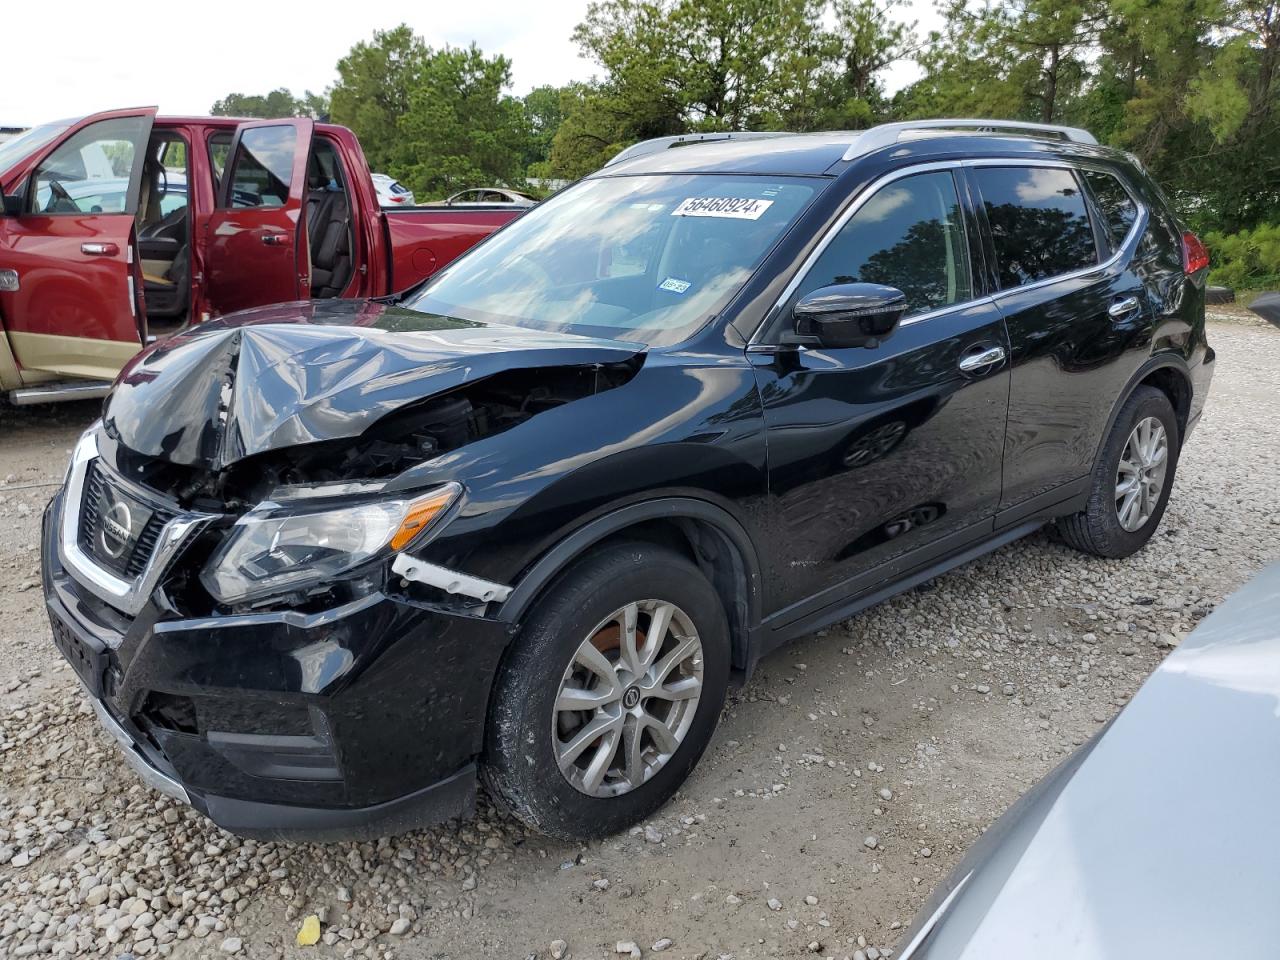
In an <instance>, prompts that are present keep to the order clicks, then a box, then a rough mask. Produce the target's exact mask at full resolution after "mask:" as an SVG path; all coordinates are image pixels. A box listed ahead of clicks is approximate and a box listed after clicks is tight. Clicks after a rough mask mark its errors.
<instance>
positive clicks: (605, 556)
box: [481, 543, 730, 840]
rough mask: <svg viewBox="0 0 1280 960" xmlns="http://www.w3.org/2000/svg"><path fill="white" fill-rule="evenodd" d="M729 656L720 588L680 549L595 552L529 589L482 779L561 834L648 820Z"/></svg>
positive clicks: (711, 701) (672, 779) (716, 714)
mask: <svg viewBox="0 0 1280 960" xmlns="http://www.w3.org/2000/svg"><path fill="white" fill-rule="evenodd" d="M628 623H629V624H630V630H628ZM655 625H656V626H655ZM651 633H653V634H654V637H655V638H656V639H652V640H651V638H650V636H649V635H650V634H651ZM628 636H630V637H632V638H633V640H632V641H631V642H628V640H627V637H628ZM729 655H730V644H729V625H728V621H727V620H726V618H725V613H724V607H723V606H722V604H721V602H720V598H719V595H718V594H717V593H716V592H715V589H714V588H713V587H712V586H711V584H710V583H709V582H708V581H707V578H706V577H705V576H704V575H703V573H702V571H701V570H699V569H698V567H697V566H696V565H694V564H693V563H692V562H691V561H690V560H689V559H688V558H686V557H684V556H682V555H681V554H679V553H676V552H675V551H672V550H668V549H665V548H663V547H657V546H653V545H650V544H642V543H620V544H613V545H610V546H606V547H604V548H601V549H599V550H596V551H593V552H592V553H590V554H588V555H587V556H585V557H583V558H582V559H580V560H578V561H576V562H575V563H574V564H573V565H572V566H571V567H570V568H569V569H568V570H567V571H566V572H565V573H564V575H563V576H562V577H561V578H560V579H559V580H558V582H556V584H555V585H554V586H553V587H552V589H551V591H550V592H549V593H548V594H547V595H546V596H545V597H544V598H543V599H542V600H540V601H539V602H538V604H537V606H536V607H535V608H534V609H533V611H532V613H531V614H530V615H529V617H528V618H527V619H526V621H525V623H524V625H523V627H522V628H521V630H520V634H519V636H518V637H517V638H516V640H515V641H514V643H513V646H512V649H511V651H510V653H509V654H508V656H507V658H506V660H505V662H504V663H503V665H502V668H501V669H500V671H499V675H498V679H497V682H496V684H495V691H494V695H493V700H492V705H491V707H490V715H489V724H488V730H487V733H486V749H485V756H484V758H483V760H482V763H481V776H482V778H483V780H484V782H485V785H486V786H487V787H488V789H489V792H490V793H491V794H492V795H493V797H494V799H495V800H497V801H498V802H499V803H500V804H502V805H503V806H505V807H506V808H507V809H508V810H510V811H511V812H512V813H513V814H515V815H516V816H517V817H519V818H520V819H521V820H523V821H524V822H525V823H527V824H529V825H530V826H532V827H534V828H535V829H537V830H539V831H541V832H543V833H546V834H549V835H551V836H555V837H560V838H563V839H566V840H584V839H589V838H594V837H601V836H605V835H607V834H611V833H615V832H617V831H618V830H621V829H623V828H625V827H628V826H630V825H632V824H633V823H635V822H636V821H638V820H642V819H644V818H645V817H647V816H648V815H649V814H651V813H653V812H654V811H655V810H657V809H658V808H659V807H661V806H662V805H663V804H664V803H666V801H667V800H668V799H670V797H671V795H672V794H673V793H675V792H676V790H677V789H678V788H679V787H680V785H681V784H682V783H683V782H684V780H685V778H686V777H687V776H688V774H689V771H690V770H692V769H693V767H694V764H696V763H697V761H698V758H699V757H701V756H702V752H703V750H705V749H706V746H707V744H708V743H709V742H710V741H711V735H712V733H713V732H714V731H715V728H716V723H717V722H718V720H719V718H720V710H721V708H722V707H723V705H724V699H725V693H726V690H727V687H728V680H729V659H730V657H729ZM664 670H665V671H666V672H665V673H664V672H663V671H664ZM579 707H581V708H579ZM589 728H590V729H589ZM597 730H598V731H600V732H599V733H598V734H595V731H597ZM593 734H595V736H593ZM584 744H585V746H584ZM633 747H634V749H633ZM575 748H576V749H577V751H578V752H576V753H575V752H574V751H575Z"/></svg>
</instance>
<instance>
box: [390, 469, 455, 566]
mask: <svg viewBox="0 0 1280 960" xmlns="http://www.w3.org/2000/svg"><path fill="white" fill-rule="evenodd" d="M457 498H458V485H457V484H456V483H447V484H445V485H444V486H443V487H441V488H440V489H439V490H435V491H432V492H431V493H429V494H428V495H427V496H425V497H423V498H422V499H420V500H415V501H414V502H413V503H412V504H410V506H409V509H408V511H407V512H406V513H405V515H404V519H403V520H402V521H400V528H399V529H398V530H396V532H395V533H394V534H392V536H391V541H390V543H388V546H389V547H391V549H392V550H403V549H404V548H405V547H407V546H408V545H409V542H410V541H411V540H413V538H414V537H416V536H417V535H418V534H420V533H421V532H422V531H423V530H425V529H426V528H427V526H428V525H429V524H430V523H431V521H432V520H434V519H435V518H436V517H438V516H440V514H441V513H443V512H444V511H445V510H446V509H448V507H449V504H451V503H453V501H454V500H456V499H457Z"/></svg>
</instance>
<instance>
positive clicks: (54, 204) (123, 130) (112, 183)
mask: <svg viewBox="0 0 1280 960" xmlns="http://www.w3.org/2000/svg"><path fill="white" fill-rule="evenodd" d="M148 124H149V120H148V119H147V118H146V117H121V118H119V119H115V120H100V121H99V122H97V123H91V124H89V126H87V127H85V128H84V129H83V130H81V131H79V132H78V133H76V134H74V135H73V136H72V137H71V138H70V139H68V140H67V141H66V142H64V143H62V144H61V145H59V146H58V148H57V149H55V150H54V151H53V153H51V154H49V156H47V157H45V159H44V161H43V162H42V163H41V164H40V166H39V167H37V168H36V171H35V173H34V174H33V175H32V178H31V189H30V192H29V194H28V201H27V202H28V209H29V210H30V211H31V212H32V213H124V212H126V204H127V200H128V199H130V198H129V196H128V194H129V184H130V182H131V178H132V176H133V167H134V160H135V158H136V156H137V155H138V154H139V153H140V152H141V151H140V144H141V142H142V138H143V134H144V132H145V131H146V129H147V126H148Z"/></svg>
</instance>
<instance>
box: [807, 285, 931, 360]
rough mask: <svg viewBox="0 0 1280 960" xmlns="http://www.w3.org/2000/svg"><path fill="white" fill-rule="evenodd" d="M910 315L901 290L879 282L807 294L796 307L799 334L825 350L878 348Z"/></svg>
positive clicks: (835, 287) (819, 290)
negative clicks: (903, 317) (808, 337)
mask: <svg viewBox="0 0 1280 960" xmlns="http://www.w3.org/2000/svg"><path fill="white" fill-rule="evenodd" d="M906 312H907V298H906V296H905V295H904V294H903V292H902V291H901V290H898V289H897V288H895V287H886V286H882V285H881V284H878V283H837V284H832V285H831V286H829V287H820V288H819V289H817V290H814V291H812V292H811V293H807V294H805V295H804V296H803V297H801V298H800V300H799V301H798V302H797V303H796V305H795V307H794V308H792V315H793V316H794V317H795V321H796V333H798V334H801V335H806V334H807V335H808V336H811V337H813V338H814V339H816V340H817V341H818V343H820V344H821V345H822V346H824V347H875V346H878V345H879V343H880V341H881V340H883V339H884V338H885V337H887V336H889V335H890V334H891V333H893V331H894V330H896V329H897V328H898V322H899V321H900V320H901V319H902V315H903V314H904V313H906Z"/></svg>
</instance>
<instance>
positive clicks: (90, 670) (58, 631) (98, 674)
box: [49, 613, 107, 697]
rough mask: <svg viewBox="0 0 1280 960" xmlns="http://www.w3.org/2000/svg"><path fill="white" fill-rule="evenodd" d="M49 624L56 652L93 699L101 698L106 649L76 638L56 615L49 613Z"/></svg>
mask: <svg viewBox="0 0 1280 960" xmlns="http://www.w3.org/2000/svg"><path fill="white" fill-rule="evenodd" d="M49 623H50V626H52V628H53V643H54V646H56V647H57V648H58V652H59V653H61V654H62V656H63V658H64V659H65V660H66V661H67V663H69V664H71V669H73V670H74V671H75V672H76V676H77V677H79V678H80V682H81V683H83V684H84V685H85V686H86V687H88V689H89V692H90V693H91V694H93V696H95V697H101V696H102V676H103V672H104V671H105V670H106V666H107V649H106V647H105V646H104V645H103V644H100V643H95V642H94V641H92V640H90V639H86V638H82V637H79V636H77V635H76V633H75V631H74V630H72V629H71V627H69V626H68V625H67V624H65V623H63V622H62V620H61V619H59V617H58V615H57V614H54V613H50V615H49Z"/></svg>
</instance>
